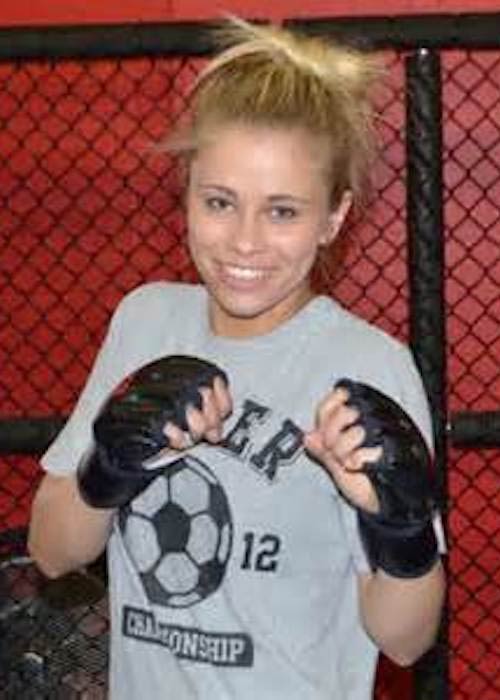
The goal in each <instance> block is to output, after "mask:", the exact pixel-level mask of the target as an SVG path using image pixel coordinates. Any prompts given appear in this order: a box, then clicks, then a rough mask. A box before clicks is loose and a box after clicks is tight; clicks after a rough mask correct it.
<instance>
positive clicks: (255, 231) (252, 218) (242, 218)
mask: <svg viewBox="0 0 500 700" xmlns="http://www.w3.org/2000/svg"><path fill="white" fill-rule="evenodd" d="M231 244H232V247H233V248H234V250H235V251H237V252H238V253H241V254H245V255H248V254H250V253H255V252H257V251H260V250H262V248H263V246H264V227H263V223H262V221H260V218H259V215H258V212H254V211H251V210H245V211H242V212H240V215H239V216H238V219H237V225H236V226H235V227H234V230H233V232H232V237H231Z"/></svg>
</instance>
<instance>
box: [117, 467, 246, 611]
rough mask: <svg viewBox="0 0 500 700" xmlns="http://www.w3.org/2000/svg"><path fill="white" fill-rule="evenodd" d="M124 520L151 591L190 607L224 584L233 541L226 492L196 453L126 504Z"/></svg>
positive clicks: (155, 597) (153, 597) (161, 600)
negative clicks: (195, 456)
mask: <svg viewBox="0 0 500 700" xmlns="http://www.w3.org/2000/svg"><path fill="white" fill-rule="evenodd" d="M119 526H120V529H121V531H122V534H123V538H124V542H125V546H126V547H127V549H128V551H129V554H130V556H131V558H132V561H133V562H134V563H135V566H136V568H137V571H138V573H139V576H140V578H141V581H142V584H143V586H144V589H145V592H146V595H147V597H148V599H149V601H150V602H151V603H153V604H155V605H161V606H166V607H174V608H184V607H189V606H190V605H194V604H196V603H199V602H200V601H202V600H203V599H204V598H206V597H207V596H209V595H210V594H212V593H213V592H214V591H216V590H217V588H218V587H219V586H220V584H221V582H222V579H223V578H224V573H225V571H226V566H227V562H228V560H229V556H230V553H231V546H232V532H233V528H232V521H231V512H230V509H229V504H228V501H227V498H226V494H225V493H224V490H223V489H222V486H221V484H220V482H219V481H218V480H217V478H216V477H215V475H214V474H213V472H212V471H211V470H210V469H209V468H208V467H207V466H206V465H205V464H203V463H202V462H200V461H199V460H197V459H195V458H193V457H184V458H183V459H181V460H179V461H177V462H175V463H174V464H171V465H169V466H168V467H166V468H165V471H164V472H162V473H161V474H160V475H159V476H158V477H157V478H156V479H155V480H154V481H153V482H152V483H151V484H150V485H149V486H148V487H147V488H146V489H145V490H144V491H143V492H142V493H141V494H139V496H138V497H137V498H135V499H134V500H133V501H132V502H131V503H130V504H128V505H127V506H125V507H124V508H122V509H121V510H120V513H119Z"/></svg>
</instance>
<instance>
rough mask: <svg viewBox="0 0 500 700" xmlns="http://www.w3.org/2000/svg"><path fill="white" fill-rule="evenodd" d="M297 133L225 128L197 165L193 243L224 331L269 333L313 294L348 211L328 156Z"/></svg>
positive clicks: (190, 196) (217, 326)
mask: <svg viewBox="0 0 500 700" xmlns="http://www.w3.org/2000/svg"><path fill="white" fill-rule="evenodd" d="M326 150H327V149H325V144H324V142H323V141H322V140H320V139H319V138H315V137H314V136H312V135H309V134H308V133H307V132H305V131H303V130H301V129H296V128H290V129H281V128H280V129H278V128H270V127H252V126H244V125H224V126H220V127H218V128H216V129H214V130H212V131H211V132H210V139H207V140H205V141H204V142H203V144H202V145H201V146H200V147H199V149H198V150H197V152H196V155H195V157H194V159H193V161H192V163H191V166H190V178H189V186H188V193H187V215H188V243H189V248H190V252H191V255H192V258H193V261H194V263H195V265H196V267H197V269H198V272H199V274H200V277H201V279H202V280H203V282H204V283H205V285H206V287H207V290H208V293H209V297H210V306H209V314H210V323H211V327H212V330H213V331H214V333H216V334H217V335H224V336H232V337H242V336H252V335H260V334H262V333H266V332H269V331H270V330H272V329H273V328H275V327H276V326H278V325H279V324H281V323H283V322H284V321H285V320H287V319H288V318H290V317H291V316H293V315H294V314H295V313H296V312H297V311H298V310H299V309H300V308H302V306H303V305H304V304H305V303H307V301H308V300H309V299H310V298H311V296H312V292H311V289H310V283H309V274H310V271H311V268H312V266H313V263H314V261H315V258H316V255H317V252H318V248H319V247H320V246H322V245H328V244H329V243H330V242H331V241H332V240H333V238H334V237H335V235H336V233H337V231H338V230H339V228H340V226H341V224H342V222H343V220H344V218H345V216H346V214H347V211H348V209H349V204H350V201H349V199H348V197H347V196H346V197H345V198H344V200H343V201H342V203H341V205H340V206H339V207H338V209H336V210H334V211H332V210H331V208H330V206H329V186H328V182H327V178H326V176H325V173H326V172H327V154H326V153H325V151H326Z"/></svg>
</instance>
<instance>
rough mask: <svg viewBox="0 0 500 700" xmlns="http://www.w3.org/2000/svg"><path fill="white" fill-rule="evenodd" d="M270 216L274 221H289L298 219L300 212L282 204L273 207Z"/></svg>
mask: <svg viewBox="0 0 500 700" xmlns="http://www.w3.org/2000/svg"><path fill="white" fill-rule="evenodd" d="M270 214H271V219H273V221H289V220H290V219H295V218H297V216H298V215H299V212H298V211H297V209H295V208H294V207H291V206H285V205H283V204H281V205H275V206H274V207H272V208H271V210H270Z"/></svg>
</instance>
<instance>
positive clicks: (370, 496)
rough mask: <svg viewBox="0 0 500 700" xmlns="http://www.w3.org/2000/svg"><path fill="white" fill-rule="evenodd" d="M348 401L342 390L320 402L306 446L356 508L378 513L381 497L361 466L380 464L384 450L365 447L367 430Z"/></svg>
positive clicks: (306, 439) (346, 394)
mask: <svg viewBox="0 0 500 700" xmlns="http://www.w3.org/2000/svg"><path fill="white" fill-rule="evenodd" d="M348 399H349V395H348V392H347V391H346V390H345V389H343V388H339V389H334V390H333V391H331V392H330V393H329V394H328V395H327V396H326V397H325V398H324V399H323V401H321V403H320V404H319V406H318V408H317V410H316V416H315V427H314V428H313V430H311V431H309V432H307V433H306V434H305V436H304V446H305V448H306V450H307V451H308V452H309V453H310V454H311V455H312V456H313V457H314V458H315V459H316V460H317V461H319V462H321V464H322V465H323V466H324V467H325V469H326V470H327V471H328V472H329V473H330V474H331V476H332V477H333V479H334V481H335V483H336V485H337V486H338V488H339V489H340V491H341V492H342V493H343V494H344V496H345V497H346V498H347V499H348V500H349V501H350V502H351V503H352V504H353V505H354V506H355V507H357V508H361V509H363V510H365V511H368V512H370V513H376V512H378V510H379V503H378V498H377V495H376V493H375V489H374V488H373V486H372V485H371V483H370V480H369V478H368V477H367V476H366V474H365V473H364V472H363V471H362V467H363V465H364V464H365V463H367V462H375V461H377V460H378V459H379V458H380V456H381V452H382V448H381V447H363V446H362V445H363V441H364V439H365V431H364V429H363V427H362V426H361V425H360V424H359V423H358V422H357V421H358V420H359V413H358V411H357V410H356V408H354V407H352V406H349V405H348V403H347V402H348Z"/></svg>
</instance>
